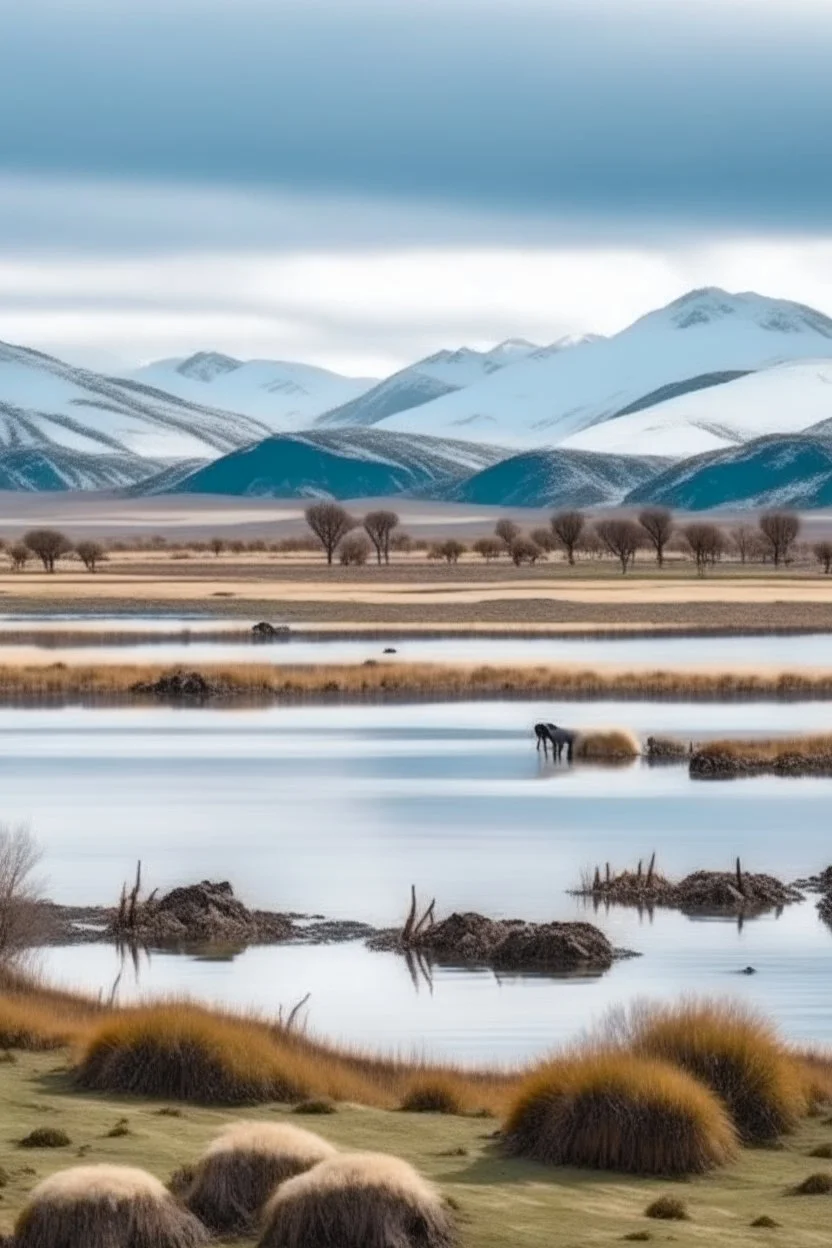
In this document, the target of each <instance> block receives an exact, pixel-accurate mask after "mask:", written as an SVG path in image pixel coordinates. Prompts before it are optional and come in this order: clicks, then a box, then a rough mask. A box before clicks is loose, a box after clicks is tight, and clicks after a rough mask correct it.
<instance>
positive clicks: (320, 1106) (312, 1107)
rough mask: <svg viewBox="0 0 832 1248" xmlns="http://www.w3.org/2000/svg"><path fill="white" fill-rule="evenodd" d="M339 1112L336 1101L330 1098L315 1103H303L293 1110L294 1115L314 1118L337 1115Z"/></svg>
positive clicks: (314, 1101)
mask: <svg viewBox="0 0 832 1248" xmlns="http://www.w3.org/2000/svg"><path fill="white" fill-rule="evenodd" d="M337 1112H338V1106H337V1105H336V1104H335V1102H334V1101H331V1100H329V1098H328V1097H322V1098H320V1099H319V1100H313V1101H301V1102H300V1103H299V1104H297V1105H295V1106H293V1108H292V1113H293V1114H310V1115H312V1116H316V1115H318V1116H319V1115H322V1114H337Z"/></svg>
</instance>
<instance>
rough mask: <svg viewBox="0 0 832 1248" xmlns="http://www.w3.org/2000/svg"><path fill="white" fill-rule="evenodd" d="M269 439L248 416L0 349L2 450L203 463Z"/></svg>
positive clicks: (18, 350)
mask: <svg viewBox="0 0 832 1248" xmlns="http://www.w3.org/2000/svg"><path fill="white" fill-rule="evenodd" d="M268 433H269V429H268V428H267V426H265V425H263V424H261V423H260V422H259V421H256V420H253V419H252V418H251V417H249V416H244V415H240V414H239V413H233V412H227V411H220V410H218V409H215V408H211V407H206V406H198V405H196V404H193V403H188V402H185V401H184V400H182V399H179V398H176V397H175V396H174V395H171V394H165V393H164V392H162V391H161V390H156V389H153V388H152V387H150V386H147V385H141V384H140V383H138V382H136V381H130V380H127V379H119V378H115V377H104V376H102V375H100V374H99V373H94V372H91V371H90V370H88V369H83V368H74V367H72V366H70V365H68V364H64V363H63V362H62V361H60V360H56V359H54V358H53V357H52V356H48V355H43V354H42V353H41V352H39V351H31V350H29V349H28V348H26V347H16V346H11V345H9V344H8V343H0V448H2V447H14V448H16V447H38V446H39V447H54V446H58V447H65V448H68V449H70V450H74V451H80V452H84V453H89V454H96V453H98V454H104V453H109V452H116V453H119V454H135V455H144V456H149V457H150V458H157V459H178V458H188V459H196V458H203V459H204V458H206V457H209V456H210V457H212V456H216V455H218V454H223V453H224V452H226V451H230V450H233V449H234V448H235V447H238V446H245V445H247V444H248V443H250V442H256V441H259V439H260V438H262V437H264V436H265V435H266V434H268Z"/></svg>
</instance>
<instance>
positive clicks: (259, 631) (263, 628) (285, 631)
mask: <svg viewBox="0 0 832 1248" xmlns="http://www.w3.org/2000/svg"><path fill="white" fill-rule="evenodd" d="M251 631H252V634H253V635H254V637H256V638H263V637H288V636H289V625H288V624H270V623H269V622H268V620H261V621H260V623H259V624H254V625H253V626H252V630H251Z"/></svg>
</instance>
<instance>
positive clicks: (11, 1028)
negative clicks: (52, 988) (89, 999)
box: [0, 995, 79, 1052]
mask: <svg viewBox="0 0 832 1248" xmlns="http://www.w3.org/2000/svg"><path fill="white" fill-rule="evenodd" d="M78 1033H79V1025H78V1022H77V1021H76V1020H73V1019H70V1018H62V1017H61V1013H60V1011H59V1010H58V1009H56V1008H55V1007H54V1006H53V1005H50V1004H45V1005H44V1004H41V1003H40V1002H38V1001H36V1000H26V999H25V998H18V997H14V996H5V995H4V996H0V1047H2V1048H4V1049H27V1050H30V1051H32V1052H45V1051H47V1050H49V1049H60V1048H63V1046H64V1045H66V1044H69V1043H70V1041H72V1040H74V1039H75V1038H76V1037H77V1035H78Z"/></svg>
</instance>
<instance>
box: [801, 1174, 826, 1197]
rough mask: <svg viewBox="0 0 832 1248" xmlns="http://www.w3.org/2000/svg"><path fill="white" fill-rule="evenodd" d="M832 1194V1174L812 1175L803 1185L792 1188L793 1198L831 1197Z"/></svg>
mask: <svg viewBox="0 0 832 1248" xmlns="http://www.w3.org/2000/svg"><path fill="white" fill-rule="evenodd" d="M830 1194H832V1174H827V1173H826V1172H824V1171H821V1172H820V1173H819V1174H810V1175H809V1177H808V1178H806V1179H804V1180H803V1182H802V1183H798V1184H797V1186H796V1187H793V1188H792V1196H829V1195H830Z"/></svg>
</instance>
